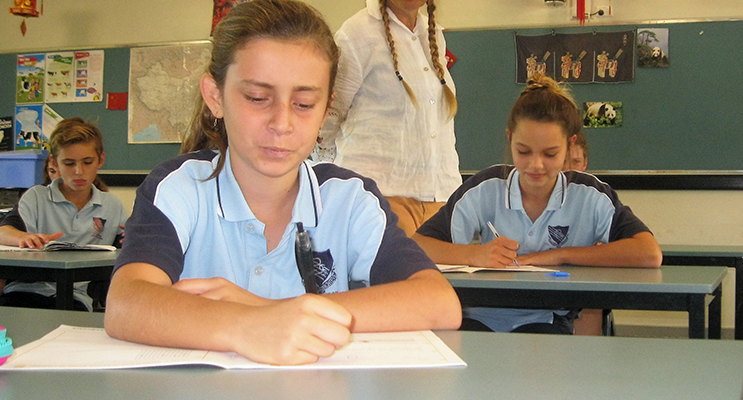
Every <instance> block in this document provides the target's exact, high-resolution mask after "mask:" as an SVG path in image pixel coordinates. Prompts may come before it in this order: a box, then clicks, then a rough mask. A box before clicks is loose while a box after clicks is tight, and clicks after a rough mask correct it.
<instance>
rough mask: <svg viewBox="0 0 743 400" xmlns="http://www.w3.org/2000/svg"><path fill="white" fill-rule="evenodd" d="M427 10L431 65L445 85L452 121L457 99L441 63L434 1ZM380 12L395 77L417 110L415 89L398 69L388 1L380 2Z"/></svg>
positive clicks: (427, 3)
mask: <svg viewBox="0 0 743 400" xmlns="http://www.w3.org/2000/svg"><path fill="white" fill-rule="evenodd" d="M426 8H427V10H428V48H429V50H430V52H431V64H432V65H433V69H434V70H435V71H436V76H438V78H439V81H440V82H441V85H443V87H444V99H445V100H446V105H447V107H448V108H449V114H448V118H447V119H449V120H450V119H452V118H454V115H455V114H456V113H457V97H456V96H455V95H454V91H452V90H451V88H450V87H449V86H448V85H447V84H446V79H445V78H444V67H443V66H442V65H441V62H440V61H439V45H438V43H437V41H436V20H435V18H434V11H436V5H435V4H434V0H427V1H426ZM379 10H380V11H381V12H382V21H383V22H384V31H385V33H386V34H387V44H388V45H389V48H390V52H391V53H392V64H393V65H394V67H395V75H397V79H399V80H400V82H401V83H402V85H403V87H404V88H405V91H406V92H407V93H408V97H410V101H412V102H413V105H415V107H416V108H417V107H418V100H417V99H416V98H415V93H413V89H412V88H411V87H410V85H408V83H407V82H405V79H403V77H402V75H401V74H400V70H399V68H398V62H397V51H396V50H395V39H394V38H393V37H392V31H391V30H390V16H389V15H388V14H387V0H379Z"/></svg>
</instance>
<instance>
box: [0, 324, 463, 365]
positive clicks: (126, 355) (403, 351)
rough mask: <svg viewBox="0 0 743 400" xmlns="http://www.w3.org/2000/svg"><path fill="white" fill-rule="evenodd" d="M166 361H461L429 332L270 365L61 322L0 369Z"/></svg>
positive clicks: (367, 336)
mask: <svg viewBox="0 0 743 400" xmlns="http://www.w3.org/2000/svg"><path fill="white" fill-rule="evenodd" d="M11 329H12V328H11ZM9 330H10V329H9ZM169 365H212V366H216V367H221V368H225V369H233V368H234V369H278V368H281V369H351V368H422V367H462V366H466V365H467V364H466V363H465V362H464V361H463V360H462V359H461V358H459V356H458V355H457V354H456V353H454V352H453V351H452V350H451V349H450V348H449V347H448V346H447V345H446V344H445V343H444V342H442V341H441V339H439V337H438V336H436V335H435V334H434V333H433V332H431V331H415V332H393V333H355V334H352V335H351V341H350V342H349V343H348V344H347V345H346V346H344V347H343V348H341V349H340V350H337V351H336V352H335V354H333V355H332V356H330V357H328V358H322V359H320V360H319V361H318V362H316V363H314V364H308V365H299V366H276V365H268V364H259V363H256V362H253V361H250V360H248V359H246V358H243V357H241V356H239V355H237V354H235V353H220V352H216V351H205V350H185V349H173V348H167V347H154V346H147V345H143V344H137V343H131V342H125V341H121V340H117V339H113V338H111V337H109V336H108V335H107V334H106V332H105V331H104V330H103V328H82V327H75V326H67V325H61V326H60V327H59V328H57V329H55V330H54V331H52V332H51V333H49V334H47V335H46V336H44V337H43V338H41V339H39V340H37V341H35V342H31V343H29V344H27V345H25V346H21V347H20V348H18V349H16V350H15V353H14V354H13V355H12V356H10V358H9V359H8V361H7V362H6V363H5V364H4V365H2V366H0V370H4V369H25V370H38V369H46V370H49V369H123V368H141V367H159V366H169Z"/></svg>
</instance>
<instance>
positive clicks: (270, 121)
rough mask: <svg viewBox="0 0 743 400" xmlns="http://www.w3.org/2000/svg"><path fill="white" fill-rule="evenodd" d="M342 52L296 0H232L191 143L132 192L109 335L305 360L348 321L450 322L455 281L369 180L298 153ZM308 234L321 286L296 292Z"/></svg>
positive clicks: (454, 318)
mask: <svg viewBox="0 0 743 400" xmlns="http://www.w3.org/2000/svg"><path fill="white" fill-rule="evenodd" d="M338 56H339V54H338V49H337V47H336V45H335V43H334V41H333V37H332V35H331V32H330V29H329V28H328V26H327V25H326V24H325V22H324V21H323V20H322V18H321V17H320V15H319V14H318V13H317V11H315V10H314V9H312V8H310V7H309V6H307V5H305V4H304V3H301V2H298V1H291V0H286V1H284V0H254V1H251V2H247V3H242V4H240V5H238V6H237V7H236V8H234V9H233V10H232V11H231V12H230V13H229V14H228V15H227V17H225V18H224V19H223V20H222V22H221V23H220V24H219V25H218V26H217V28H216V31H215V33H214V39H213V50H212V57H211V62H210V65H209V66H208V69H207V72H206V73H205V74H204V76H203V77H202V79H201V86H200V89H201V102H200V105H199V107H198V109H197V111H196V116H195V118H194V122H193V124H192V130H191V133H190V135H189V136H188V137H187V138H186V139H185V141H184V144H183V153H185V154H182V155H181V156H180V157H178V158H176V159H173V160H170V161H167V162H165V163H163V164H161V165H160V166H158V167H157V168H156V169H155V170H153V172H152V173H151V174H150V175H149V176H148V177H147V179H146V180H145V182H144V183H143V184H142V185H141V186H140V187H139V189H138V190H137V198H136V201H135V206H134V211H133V214H132V218H131V219H130V224H128V225H127V236H126V237H127V240H126V241H125V242H124V248H123V250H122V254H121V256H120V257H119V258H118V260H117V265H116V267H115V272H114V274H113V278H112V282H111V288H110V291H109V297H108V308H107V310H106V318H105V326H106V331H107V332H108V333H109V334H110V335H111V336H113V337H116V338H120V339H124V340H130V341H135V342H141V343H146V344H152V345H161V346H173V347H186V348H197V349H209V350H217V351H233V352H236V353H238V354H241V355H243V356H245V357H247V358H249V359H252V360H254V361H259V362H266V363H275V364H300V363H309V362H314V361H316V360H317V359H318V358H319V357H325V356H329V355H331V354H332V353H333V352H334V351H335V349H337V348H339V347H341V346H343V345H344V344H345V343H346V342H347V341H348V340H349V337H350V333H351V332H362V331H367V332H368V331H394V330H417V329H456V328H457V327H458V326H459V324H460V321H461V306H460V305H459V301H458V299H457V296H456V294H455V292H454V290H453V289H452V288H451V286H450V285H449V283H448V282H447V280H446V279H445V278H444V277H443V276H442V275H441V273H440V272H439V271H438V270H437V269H436V266H435V265H434V264H433V262H431V260H430V259H428V257H426V255H425V254H424V253H423V252H422V251H421V250H420V248H418V246H416V245H415V243H414V242H413V241H412V240H410V239H408V238H407V237H406V236H405V234H404V232H403V231H402V230H401V229H399V228H398V227H397V226H396V219H395V217H394V214H392V212H391V211H390V209H389V204H388V203H387V201H385V199H384V197H383V196H382V195H381V194H380V193H379V191H378V190H377V188H376V185H375V184H374V182H373V181H371V180H369V179H366V178H363V177H361V176H359V175H357V174H355V173H353V172H351V171H348V170H345V169H342V168H340V167H337V166H335V165H332V164H321V165H317V166H314V167H313V166H310V164H308V162H307V161H306V159H307V157H308V156H309V154H310V152H311V151H312V149H313V147H314V144H315V142H316V138H317V134H318V131H319V130H320V127H321V126H322V124H323V122H324V120H325V118H326V117H327V114H328V107H329V106H330V104H331V103H332V100H333V96H332V93H333V82H334V79H335V73H336V70H337V62H338ZM299 223H301V224H302V228H301V229H300V227H299V226H298V225H299ZM302 231H304V232H308V233H309V237H310V239H311V241H312V247H311V250H312V254H311V257H312V260H311V262H312V263H313V264H314V268H313V265H310V266H309V267H310V269H311V270H312V271H314V274H313V276H312V277H310V278H308V279H313V280H314V282H313V283H315V284H316V285H315V286H316V287H317V292H318V293H320V294H322V295H315V294H305V290H306V289H305V288H306V286H305V284H307V283H308V282H306V281H305V282H304V284H303V281H302V278H301V277H300V272H299V270H298V264H300V265H304V263H300V262H299V261H298V259H301V258H302V256H303V254H302V252H299V253H297V252H295V238H299V237H303V235H305V233H300V232H302ZM304 266H305V267H306V265H304ZM357 287H360V288H358V289H355V288H357ZM352 288H354V289H355V290H352V291H349V289H352Z"/></svg>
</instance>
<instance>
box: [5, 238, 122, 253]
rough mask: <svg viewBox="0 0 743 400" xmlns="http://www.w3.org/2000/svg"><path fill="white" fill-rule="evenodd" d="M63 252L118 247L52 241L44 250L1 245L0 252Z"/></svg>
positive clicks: (107, 249) (109, 249)
mask: <svg viewBox="0 0 743 400" xmlns="http://www.w3.org/2000/svg"><path fill="white" fill-rule="evenodd" d="M62 250H86V251H114V250H116V247H114V246H109V245H105V244H77V243H72V242H61V241H56V240H52V241H51V242H49V243H47V244H45V245H44V248H43V249H29V248H25V247H23V248H21V247H16V246H5V245H0V251H62Z"/></svg>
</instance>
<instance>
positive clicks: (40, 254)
mask: <svg viewBox="0 0 743 400" xmlns="http://www.w3.org/2000/svg"><path fill="white" fill-rule="evenodd" d="M118 255H119V250H116V251H0V268H1V267H2V266H13V267H34V268H49V269H70V268H87V267H103V266H113V265H114V263H115V262H116V257H118Z"/></svg>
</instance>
